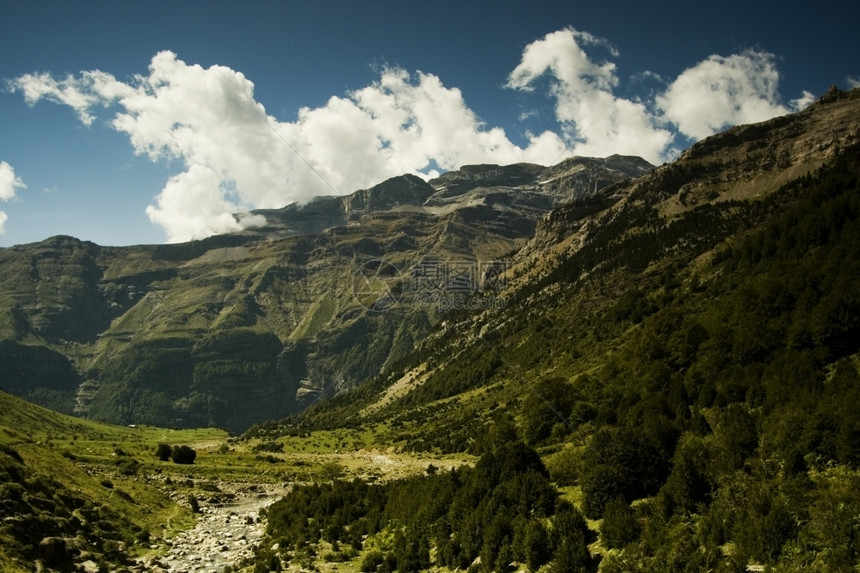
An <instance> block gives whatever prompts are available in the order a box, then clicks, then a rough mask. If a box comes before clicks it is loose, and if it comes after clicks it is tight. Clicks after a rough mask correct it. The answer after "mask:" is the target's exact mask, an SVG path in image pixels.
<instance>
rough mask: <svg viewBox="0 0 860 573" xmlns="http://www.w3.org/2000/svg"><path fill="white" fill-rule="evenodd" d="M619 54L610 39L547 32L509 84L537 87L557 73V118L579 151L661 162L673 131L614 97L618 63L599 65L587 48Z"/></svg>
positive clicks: (643, 110)
mask: <svg viewBox="0 0 860 573" xmlns="http://www.w3.org/2000/svg"><path fill="white" fill-rule="evenodd" d="M595 47H597V48H606V49H608V50H609V53H610V55H612V56H614V57H617V56H618V52H617V50H615V49H614V48H613V47H612V46H611V45H610V44H609V43H608V42H607V41H606V40H603V39H600V38H597V37H595V36H593V35H591V34H588V33H586V32H580V31H577V30H574V29H573V28H566V29H564V30H559V31H558V32H553V33H551V34H547V35H546V36H544V37H543V38H542V39H540V40H537V41H535V42H533V43H531V44H529V45H528V46H526V48H525V50H524V51H523V57H522V60H521V61H520V63H519V65H518V66H517V67H516V68H515V69H514V70H513V71H512V72H511V74H510V75H509V76H508V82H507V84H506V85H507V87H509V88H512V89H516V90H522V91H532V90H533V89H534V85H535V83H536V82H537V81H538V79H539V78H541V77H542V76H544V75H545V74H548V75H549V76H550V77H551V83H550V91H551V94H552V96H553V97H554V98H555V114H556V119H557V120H558V121H559V123H560V124H561V128H562V133H563V136H564V137H565V139H566V140H567V141H568V142H569V143H570V145H571V147H572V151H573V153H575V154H577V155H594V156H606V155H611V154H613V153H620V154H630V155H641V156H642V157H644V158H645V159H647V160H649V161H651V162H654V163H661V162H662V160H663V157H664V153H665V150H666V147H667V146H668V145H669V143H670V142H671V140H672V137H673V136H672V133H671V132H670V131H669V130H668V129H665V128H663V127H661V126H659V125H658V123H657V121H656V120H655V118H654V117H653V114H651V113H650V112H649V110H648V108H647V107H646V105H645V104H643V103H642V102H638V101H632V100H629V99H624V98H620V97H617V96H616V95H614V93H613V90H615V89H616V88H617V86H618V84H619V79H618V76H617V73H616V67H615V64H614V63H612V62H609V61H604V62H602V63H597V62H595V61H594V59H593V58H592V57H591V56H590V55H589V54H588V53H587V52H586V48H589V49H593V48H595Z"/></svg>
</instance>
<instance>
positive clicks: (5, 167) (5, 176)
mask: <svg viewBox="0 0 860 573" xmlns="http://www.w3.org/2000/svg"><path fill="white" fill-rule="evenodd" d="M26 188H27V186H26V185H25V184H24V181H22V180H21V178H20V177H18V176H17V175H15V169H14V168H13V167H12V166H11V165H9V164H8V163H6V162H5V161H0V201H12V200H14V199H15V198H16V197H17V190H18V189H26ZM8 220H9V216H8V215H6V212H5V211H0V235H2V234H3V233H5V232H6V229H5V225H6V221H8Z"/></svg>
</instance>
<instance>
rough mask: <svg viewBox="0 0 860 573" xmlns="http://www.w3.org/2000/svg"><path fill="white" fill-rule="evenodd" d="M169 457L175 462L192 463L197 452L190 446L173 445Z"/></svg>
mask: <svg viewBox="0 0 860 573" xmlns="http://www.w3.org/2000/svg"><path fill="white" fill-rule="evenodd" d="M170 457H172V458H173V463H175V464H193V463H194V460H195V459H197V452H195V451H194V449H193V448H191V447H190V446H185V445H182V446H173V449H172V450H171V452H170Z"/></svg>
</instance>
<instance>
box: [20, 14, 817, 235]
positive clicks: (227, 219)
mask: <svg viewBox="0 0 860 573" xmlns="http://www.w3.org/2000/svg"><path fill="white" fill-rule="evenodd" d="M595 54H602V57H600V58H598V57H596V56H595ZM619 57H621V55H620V54H619V52H618V50H616V49H615V47H614V46H612V45H611V44H610V43H609V42H608V41H607V40H604V39H602V38H598V37H596V36H593V35H591V34H589V33H587V32H582V31H577V30H575V29H573V28H566V29H563V30H559V31H557V32H553V33H550V34H547V35H546V36H544V37H543V38H540V39H538V40H536V41H534V42H532V43H531V44H529V45H528V46H527V47H526V48H525V49H524V51H523V54H522V58H521V61H520V62H519V64H518V65H517V66H516V67H515V68H514V69H513V71H512V72H511V73H510V75H509V76H508V78H507V82H506V87H507V88H508V89H511V90H516V91H522V92H533V91H536V90H538V89H543V88H544V87H545V86H547V85H548V86H549V96H550V97H551V98H552V101H553V111H554V115H555V120H556V122H557V124H558V129H556V130H554V131H544V132H542V133H539V134H532V133H527V134H526V137H527V139H526V144H525V145H523V146H520V145H516V144H515V143H513V142H512V141H511V140H510V139H509V138H508V136H507V134H506V133H505V131H504V130H503V129H501V128H499V127H492V126H487V125H485V124H484V123H483V122H482V121H481V120H480V118H479V117H478V116H477V115H476V114H475V112H474V111H472V110H471V109H470V108H469V107H468V105H467V104H466V101H465V98H464V96H463V94H462V93H461V92H460V90H459V89H457V88H454V87H448V86H445V85H444V84H443V82H442V80H441V79H440V78H439V77H438V76H436V75H433V74H430V73H423V72H415V73H410V72H408V71H406V70H403V69H400V68H387V69H383V70H382V71H381V72H380V74H379V77H378V78H377V79H376V81H374V82H372V83H371V84H370V85H368V86H365V87H363V88H361V89H357V90H355V91H351V92H349V93H346V94H343V95H339V96H333V97H331V98H330V99H329V100H328V101H327V102H326V103H325V105H323V106H320V107H317V108H302V109H300V110H298V114H297V119H296V120H295V121H292V122H285V121H279V120H278V119H277V118H275V117H273V116H271V115H268V114H267V113H266V110H265V108H264V106H263V105H262V104H261V103H260V102H258V101H256V99H255V97H254V84H253V82H251V81H250V80H249V79H248V78H246V77H245V76H244V75H243V74H242V73H241V72H239V71H236V70H233V69H230V68H228V67H225V66H217V65H215V66H211V67H208V68H204V67H202V66H199V65H189V64H186V63H185V62H183V61H182V60H181V59H179V58H178V56H177V55H176V54H174V53H172V52H168V51H165V52H160V53H158V54H156V55H155V56H154V57H153V59H152V61H151V63H150V65H149V69H148V72H147V73H146V74H139V75H137V76H135V77H133V78H132V79H131V80H129V81H120V80H117V79H116V78H115V77H114V76H112V75H111V74H108V73H105V72H102V71H98V70H92V71H85V72H81V73H80V74H78V75H77V76H66V77H65V78H63V79H60V80H57V79H55V78H53V77H52V76H51V75H50V74H27V75H24V76H20V77H19V78H17V79H15V80H13V81H11V82H9V83H8V87H10V88H11V89H12V90H13V91H18V92H20V93H22V94H23V96H24V99H25V100H26V101H27V102H28V103H29V104H30V105H35V104H36V103H37V102H38V101H40V100H48V101H53V102H55V103H59V104H63V105H67V106H69V107H71V108H72V109H73V110H74V111H75V113H76V114H77V116H78V118H79V120H80V121H81V122H82V123H83V124H85V125H92V124H93V122H94V121H95V119H96V117H97V114H98V110H99V109H110V110H111V111H110V113H111V114H112V115H111V116H110V118H109V125H110V126H111V127H112V128H113V129H115V130H117V131H119V132H122V133H124V134H126V135H127V136H128V138H129V141H130V142H131V145H132V146H133V148H134V150H135V152H136V153H138V154H140V155H145V156H147V157H149V158H150V159H151V160H152V161H168V162H171V164H174V163H175V162H179V163H180V164H181V165H182V166H183V170H182V172H181V173H179V174H177V175H175V176H173V177H171V178H170V179H169V181H167V183H166V184H165V186H164V188H163V189H162V190H161V192H160V193H159V194H158V196H157V197H156V199H155V202H154V204H153V205H150V206H149V207H148V208H147V209H146V213H147V215H148V216H149V218H150V220H151V221H152V222H153V223H155V224H158V225H160V226H162V227H163V228H164V230H165V232H166V233H167V237H168V240H169V241H184V240H189V239H195V238H202V237H205V236H208V235H211V234H214V233H223V232H229V231H234V230H239V229H243V228H247V227H249V226H254V225H259V224H261V223H262V222H263V221H262V218H261V217H254V216H251V215H250V214H249V211H250V210H251V209H254V208H278V207H282V206H284V205H286V204H289V203H293V202H303V201H306V200H308V199H310V198H311V197H314V196H316V195H321V194H329V195H330V194H345V193H350V192H352V191H355V190H356V189H361V188H366V187H369V186H371V185H374V184H376V183H379V182H380V181H383V180H384V179H386V178H388V177H392V176H395V175H400V174H403V173H413V174H416V175H420V176H423V177H425V178H426V177H431V176H434V175H436V174H437V173H438V170H448V169H454V168H457V167H459V166H460V165H463V164H469V163H502V164H504V163H513V162H519V161H528V162H534V163H542V164H550V163H553V162H555V161H557V160H558V159H559V158H561V157H562V156H563V155H565V154H577V155H590V156H606V155H610V154H614V153H620V154H632V155H640V156H642V157H644V158H645V159H648V160H649V161H651V162H653V163H662V162H663V161H665V160H667V159H669V158H671V157H673V156H674V154H675V153H676V150H675V147H674V146H675V145H676V144H675V139H676V137H677V135H678V134H679V133H680V134H683V135H684V136H687V137H692V138H699V137H704V136H706V135H710V134H711V133H714V132H715V131H717V130H719V129H722V128H724V127H725V126H727V125H730V124H734V123H741V122H750V121H759V120H762V119H767V118H768V117H772V116H774V115H779V114H782V113H786V112H787V111H789V110H790V109H799V108H800V107H803V106H804V105H807V104H808V103H809V102H810V101H811V98H812V96H811V94H808V93H807V92H805V93H804V94H803V95H802V96H801V97H800V98H798V99H797V100H793V101H792V102H790V104H789V106H784V105H782V104H780V103H779V99H778V94H777V85H778V80H779V76H778V73H777V71H776V66H775V62H774V60H775V58H774V57H773V56H771V55H770V54H767V53H765V52H761V51H755V50H749V51H746V52H743V53H741V54H737V55H733V56H728V57H722V56H716V55H715V56H711V57H709V58H707V59H706V60H705V61H703V62H700V63H698V64H696V65H694V66H693V67H691V68H689V69H687V70H685V71H684V72H683V73H682V74H680V75H679V76H678V77H677V78H676V79H675V80H674V81H671V82H670V83H668V80H664V79H663V78H659V77H657V76H656V75H654V74H651V73H650V72H648V71H642V72H640V73H639V74H637V76H636V77H638V78H648V80H649V81H653V82H655V83H659V84H660V88H658V89H657V90H655V92H654V93H653V94H652V95H649V96H648V99H629V98H624V97H620V96H618V95H616V92H617V90H618V87H619V85H620V79H619V77H618V72H617V68H616V65H615V63H614V62H613V61H612V59H614V58H619ZM664 88H665V89H664Z"/></svg>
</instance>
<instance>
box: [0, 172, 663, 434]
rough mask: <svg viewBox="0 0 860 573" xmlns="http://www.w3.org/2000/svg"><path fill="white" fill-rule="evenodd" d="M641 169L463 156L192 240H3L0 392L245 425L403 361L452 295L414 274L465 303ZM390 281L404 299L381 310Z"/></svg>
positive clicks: (88, 412) (158, 419) (116, 411)
mask: <svg viewBox="0 0 860 573" xmlns="http://www.w3.org/2000/svg"><path fill="white" fill-rule="evenodd" d="M652 168H653V166H652V165H650V164H649V163H647V162H646V161H644V160H642V159H640V158H635V157H620V156H613V157H609V158H606V159H592V158H578V157H577V158H571V159H568V160H566V161H563V162H562V163H560V164H558V165H556V166H553V167H551V168H545V167H541V166H538V165H529V164H518V165H510V166H497V165H474V166H465V167H463V168H461V169H460V170H458V171H455V172H449V173H446V174H444V175H442V176H441V177H439V178H437V179H434V180H431V181H429V182H425V181H423V180H421V179H419V178H417V177H414V176H402V177H395V178H393V179H390V180H388V181H385V182H383V183H381V184H379V185H377V186H375V187H372V188H370V189H364V190H359V191H356V192H355V193H352V194H350V195H347V196H344V197H318V198H316V199H314V200H312V201H310V202H309V203H307V204H304V205H290V206H287V207H285V208H283V209H278V210H265V211H258V212H257V213H259V214H262V215H264V216H265V217H266V220H267V224H266V225H265V226H262V227H259V228H255V229H251V230H247V231H245V232H242V233H237V234H232V235H223V236H216V237H211V238H209V239H205V240H202V241H195V242H191V243H184V244H177V245H141V246H131V247H102V246H99V245H95V244H92V243H88V242H82V241H79V240H77V239H74V238H72V237H63V236H58V237H52V238H50V239H47V240H45V241H43V242H41V243H36V244H30V245H21V246H16V247H12V248H9V249H3V250H2V251H0V265H2V268H3V269H4V276H3V278H2V279H0V300H2V301H3V304H2V310H0V325H2V326H0V371H2V372H3V375H2V377H0V388H3V389H6V390H8V391H10V392H12V393H15V394H18V395H20V396H23V397H26V398H28V399H30V400H32V401H34V402H36V403H39V404H42V405H45V406H48V407H51V408H53V409H55V410H58V411H61V412H66V413H75V414H77V415H82V416H89V417H92V418H94V419H98V420H102V421H107V422H112V423H120V424H130V423H148V424H157V425H162V426H169V427H173V426H181V427H199V426H217V427H223V428H228V429H230V430H232V431H236V432H241V431H244V430H246V429H247V428H248V427H250V426H251V425H253V424H254V423H258V422H263V421H266V420H270V419H277V418H281V417H284V416H286V415H288V414H291V413H295V412H298V411H300V410H301V409H302V408H304V407H306V406H307V405H309V404H310V403H313V402H314V401H316V400H317V399H319V398H320V397H324V396H327V395H333V394H335V393H337V392H339V391H341V390H344V389H347V388H350V387H352V386H354V385H356V384H358V383H359V382H361V381H363V380H365V379H367V378H370V377H373V376H374V375H376V374H377V373H378V372H379V371H380V370H381V369H382V368H383V367H384V366H385V365H386V364H390V363H392V362H394V361H396V360H398V359H400V358H402V357H403V356H405V355H406V354H408V353H409V352H410V351H411V350H412V348H413V347H414V345H415V343H416V342H417V341H419V340H421V339H422V338H423V337H424V336H425V335H426V334H427V332H429V330H430V328H431V327H432V326H433V324H435V322H436V321H437V320H438V318H439V316H440V314H441V313H442V312H443V311H444V310H446V309H445V308H442V307H441V306H440V305H441V304H444V303H447V302H450V301H449V300H448V299H447V298H446V299H445V300H443V301H442V302H441V303H440V302H439V301H435V302H434V301H432V300H427V295H430V294H438V293H439V292H443V293H444V294H446V296H447V294H449V293H448V292H447V287H445V288H443V289H442V290H441V291H438V290H434V291H433V293H430V292H429V291H428V290H427V285H428V284H429V283H428V282H427V281H428V280H429V279H430V277H429V276H427V275H426V273H427V272H431V271H432V272H435V273H436V274H437V275H438V276H437V277H436V279H439V278H440V277H441V276H442V275H441V274H440V273H443V272H444V273H447V271H448V270H449V267H450V270H451V276H450V280H451V281H456V280H459V281H460V283H458V284H459V287H458V289H457V294H458V295H459V296H461V297H462V296H464V295H471V294H472V292H473V291H476V290H478V289H479V288H482V282H481V281H483V280H485V279H486V277H482V276H479V275H478V273H479V272H481V273H483V272H485V271H487V270H488V269H492V268H493V267H494V266H495V268H498V267H499V265H498V264H495V263H496V262H497V260H500V259H501V258H502V257H503V256H504V255H506V254H508V253H511V252H512V251H515V250H516V249H518V248H519V247H521V246H522V245H523V244H524V243H525V242H526V241H527V240H528V239H529V238H530V237H531V236H532V235H533V233H534V230H535V228H536V226H537V224H538V222H539V221H540V220H541V218H542V217H543V216H544V215H546V214H547V213H549V212H550V211H551V210H552V209H553V208H555V207H558V206H560V205H562V204H563V203H564V202H566V201H569V200H573V199H580V198H584V197H590V196H593V195H595V194H596V193H599V192H600V190H602V189H603V188H605V187H606V186H608V185H611V184H614V183H617V182H619V181H622V180H626V179H630V178H633V177H637V176H639V175H641V174H643V173H645V172H647V171H649V170H651V169H652ZM455 271H456V272H459V275H457V276H456V277H455V275H454V272H455ZM419 272H423V273H425V274H424V275H422V276H421V277H419V276H418V273H419ZM380 273H381V274H380ZM386 274H387V275H388V276H386ZM445 280H448V279H445ZM392 281H393V282H392ZM419 283H420V285H423V286H420V285H419ZM389 284H390V285H391V286H392V287H393V288H395V289H396V290H397V292H396V297H397V302H399V303H400V304H397V305H395V306H394V308H390V309H385V310H386V312H381V310H383V309H382V308H381V307H379V306H380V305H382V304H384V303H385V302H386V301H393V300H394V299H393V298H392V297H393V296H394V294H395V293H394V292H393V291H391V290H389V288H388V286H387V285H389ZM451 284H454V283H453V282H452V283H451ZM421 296H424V300H425V302H424V303H423V304H422V303H421V302H420V300H419V298H420V297H421ZM401 299H402V300H401ZM380 300H381V302H379V301H380Z"/></svg>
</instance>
